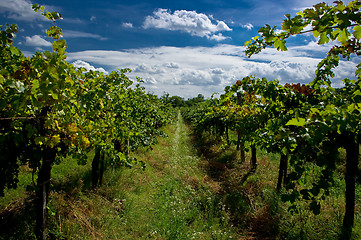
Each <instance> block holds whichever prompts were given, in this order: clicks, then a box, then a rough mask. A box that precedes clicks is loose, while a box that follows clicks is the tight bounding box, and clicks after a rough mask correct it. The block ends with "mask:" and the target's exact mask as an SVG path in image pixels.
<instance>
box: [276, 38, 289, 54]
mask: <svg viewBox="0 0 361 240" xmlns="http://www.w3.org/2000/svg"><path fill="white" fill-rule="evenodd" d="M285 43H286V42H285V41H282V40H280V39H277V40H276V41H275V44H274V45H275V48H277V50H281V51H287V47H286V45H285Z"/></svg>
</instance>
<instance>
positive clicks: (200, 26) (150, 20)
mask: <svg viewBox="0 0 361 240" xmlns="http://www.w3.org/2000/svg"><path fill="white" fill-rule="evenodd" d="M153 14H154V15H153V16H147V17H146V19H145V21H144V24H143V27H144V28H145V29H148V28H159V29H167V30H171V31H183V32H187V33H189V34H190V35H192V36H198V37H206V38H208V39H212V40H216V41H221V40H224V39H226V37H224V36H223V35H222V34H219V35H215V33H216V32H222V31H232V29H230V28H229V27H228V26H227V24H226V23H224V22H223V21H217V24H214V23H212V21H211V19H210V18H209V17H208V16H207V15H205V14H203V13H197V12H196V11H186V10H177V11H175V12H174V13H171V12H170V11H168V10H167V9H161V8H160V9H158V10H156V11H154V12H153Z"/></svg>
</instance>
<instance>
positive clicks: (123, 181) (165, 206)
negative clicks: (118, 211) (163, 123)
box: [106, 113, 235, 239]
mask: <svg viewBox="0 0 361 240" xmlns="http://www.w3.org/2000/svg"><path fill="white" fill-rule="evenodd" d="M166 133H167V134H168V135H169V137H168V138H167V139H161V140H160V142H159V144H158V145H156V146H155V147H154V149H153V151H151V152H146V153H143V154H144V155H143V156H141V157H143V159H142V160H143V161H145V162H147V165H148V167H147V168H146V170H145V172H142V171H140V170H137V169H131V170H124V171H123V172H122V176H121V177H120V178H119V179H118V180H117V182H118V183H119V184H120V185H122V190H120V191H119V192H117V193H118V194H120V195H122V196H121V197H120V198H117V199H121V202H122V204H123V205H124V209H123V211H122V216H121V217H120V219H119V220H120V226H119V225H118V226H117V227H116V230H115V231H111V234H110V235H114V236H113V238H117V239H231V238H232V237H234V235H235V232H234V229H233V228H232V226H231V225H230V224H229V223H228V216H227V213H226V212H225V209H224V206H222V205H221V204H220V203H219V199H218V197H217V195H216V194H215V192H214V191H212V189H211V187H209V186H207V183H208V182H209V181H208V180H207V176H206V174H205V173H204V171H203V170H202V169H201V168H200V167H199V163H200V161H202V159H201V158H200V157H198V156H197V154H196V151H195V149H194V148H193V145H192V141H191V138H190V130H189V129H188V127H187V126H186V125H185V124H184V122H183V119H182V117H181V115H180V113H179V114H178V118H177V121H176V123H175V124H174V125H172V126H170V127H169V128H168V129H166ZM116 175H117V174H116V173H115V172H114V178H113V180H114V179H115V178H116ZM206 180H207V181H206ZM112 182H113V181H112V178H109V180H108V182H107V183H106V185H108V187H107V188H109V185H111V183H112ZM222 207H223V208H222ZM117 222H118V221H117V220H115V221H114V224H115V225H117Z"/></svg>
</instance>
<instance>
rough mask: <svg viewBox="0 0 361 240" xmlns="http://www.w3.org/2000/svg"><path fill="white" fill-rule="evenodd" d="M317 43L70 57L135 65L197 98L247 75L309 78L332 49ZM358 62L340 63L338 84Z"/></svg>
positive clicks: (150, 85) (154, 84)
mask: <svg viewBox="0 0 361 240" xmlns="http://www.w3.org/2000/svg"><path fill="white" fill-rule="evenodd" d="M314 45H315V44H314V43H312V42H311V43H310V44H308V45H305V46H302V47H301V46H298V47H289V51H286V52H279V51H277V50H275V49H272V48H270V49H265V50H264V51H263V52H262V53H260V54H257V55H254V56H252V58H251V59H248V58H247V57H245V55H244V52H243V51H244V50H245V48H244V47H241V46H233V45H218V46H215V47H183V48H180V47H165V46H163V47H156V48H143V49H130V50H124V51H84V52H75V53H69V54H68V59H69V60H70V61H71V60H78V59H81V60H83V61H86V62H91V63H92V64H96V65H100V66H103V67H104V68H105V69H107V70H109V71H111V70H117V69H119V68H130V69H132V70H134V71H133V72H132V73H130V74H128V76H129V77H130V78H132V79H135V76H138V77H141V78H143V79H144V80H145V87H146V89H147V90H148V91H153V92H154V93H156V94H160V95H162V94H163V92H164V91H166V92H169V93H170V94H171V95H179V96H183V97H194V96H196V95H197V94H198V93H201V94H203V95H204V96H207V97H209V96H210V95H211V94H212V93H214V92H219V93H222V92H223V90H224V88H225V86H228V85H230V84H234V83H235V81H236V80H237V79H242V78H243V77H245V76H248V75H255V76H256V77H259V78H261V77H266V78H267V79H269V80H273V79H278V80H279V81H280V82H281V83H282V84H284V83H286V82H289V83H290V82H292V83H297V82H300V83H308V82H309V81H311V80H312V79H313V78H314V72H315V70H316V66H317V63H318V62H319V61H320V60H321V58H323V57H324V54H325V53H326V52H327V51H324V52H323V53H324V54H323V53H322V55H320V50H319V49H318V48H319V47H320V46H318V45H317V46H314ZM317 47H318V48H317ZM356 65H357V63H355V62H353V61H349V62H341V63H340V66H339V67H338V68H337V70H336V78H335V79H334V80H333V82H334V86H341V85H342V83H341V81H340V80H341V79H342V78H345V77H348V78H353V76H354V71H355V70H356Z"/></svg>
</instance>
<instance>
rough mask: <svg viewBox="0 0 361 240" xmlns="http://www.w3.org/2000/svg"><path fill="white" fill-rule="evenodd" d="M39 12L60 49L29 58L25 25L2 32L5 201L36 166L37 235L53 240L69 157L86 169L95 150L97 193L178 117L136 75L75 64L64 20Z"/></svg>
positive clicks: (1, 188)
mask: <svg viewBox="0 0 361 240" xmlns="http://www.w3.org/2000/svg"><path fill="white" fill-rule="evenodd" d="M33 9H34V10H35V11H37V12H40V13H41V14H42V15H44V16H45V17H46V18H48V19H49V20H50V21H52V22H53V26H52V27H50V28H49V29H48V30H47V35H48V36H49V37H51V38H53V39H54V41H53V51H45V52H37V53H35V54H34V55H33V56H32V57H26V56H24V54H23V53H22V52H21V50H20V49H18V48H16V47H15V46H14V45H13V41H14V37H15V34H16V33H17V31H18V29H17V26H16V25H6V26H0V27H1V32H0V152H1V154H0V172H1V175H2V176H1V179H0V196H3V195H4V193H5V190H6V189H8V188H16V187H17V183H18V174H19V167H20V166H21V165H25V164H26V165H28V166H29V167H30V168H31V169H32V170H33V172H34V175H36V176H37V188H36V193H37V194H36V195H37V216H36V229H35V233H36V236H37V238H38V239H45V237H46V231H45V227H46V209H47V201H48V195H49V190H50V189H49V188H50V182H51V170H52V166H53V164H54V163H60V162H61V160H62V159H63V158H64V157H69V156H71V157H72V158H75V159H77V160H78V163H79V164H85V163H86V162H87V160H88V159H87V156H88V153H89V152H91V151H93V152H95V154H94V159H93V160H92V176H93V187H96V186H98V185H99V184H101V182H102V176H103V172H104V168H106V167H107V166H112V165H125V166H131V165H133V164H136V163H137V160H136V159H134V158H131V157H130V153H131V152H132V151H134V150H136V149H137V148H139V147H141V146H150V145H152V144H153V143H155V141H156V137H157V136H159V135H161V131H160V130H159V129H160V127H162V126H163V125H165V124H166V123H168V122H169V119H170V118H169V117H168V116H169V113H170V112H171V111H170V110H169V109H168V106H167V105H166V104H164V103H163V102H162V101H161V100H160V99H158V98H157V97H156V96H154V95H151V94H147V93H146V92H145V90H144V88H143V87H142V86H141V85H140V84H141V82H142V80H141V79H137V82H136V83H133V81H132V80H130V79H129V78H128V77H127V76H126V73H127V72H129V71H130V70H129V69H124V70H118V71H114V72H111V73H110V74H104V73H102V72H96V71H89V72H87V71H86V70H85V69H83V68H80V69H77V68H75V67H74V66H73V65H72V64H70V63H68V62H67V61H66V52H65V50H66V47H67V46H66V41H65V40H64V39H62V38H61V37H62V30H61V29H60V28H59V27H57V26H56V24H55V23H56V20H58V19H60V18H61V15H60V14H59V13H57V12H48V11H46V10H44V7H42V6H39V5H37V4H35V5H33Z"/></svg>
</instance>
